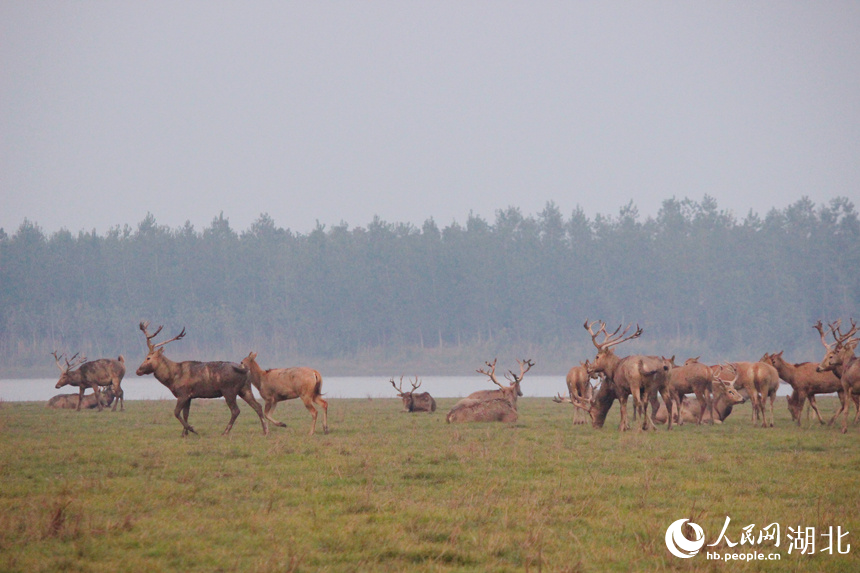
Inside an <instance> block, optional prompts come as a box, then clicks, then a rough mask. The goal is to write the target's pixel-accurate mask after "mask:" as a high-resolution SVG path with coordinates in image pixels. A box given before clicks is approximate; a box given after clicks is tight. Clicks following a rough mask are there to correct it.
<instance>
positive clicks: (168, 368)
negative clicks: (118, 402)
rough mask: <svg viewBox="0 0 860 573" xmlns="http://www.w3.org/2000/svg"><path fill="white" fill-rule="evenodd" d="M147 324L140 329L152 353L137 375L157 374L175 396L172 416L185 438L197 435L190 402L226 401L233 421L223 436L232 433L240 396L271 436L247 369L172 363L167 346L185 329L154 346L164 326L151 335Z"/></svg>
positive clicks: (226, 364) (233, 365)
mask: <svg viewBox="0 0 860 573" xmlns="http://www.w3.org/2000/svg"><path fill="white" fill-rule="evenodd" d="M148 328H149V323H148V322H141V323H140V330H141V332H143V335H144V336H145V337H146V346H147V348H148V349H149V353H148V354H147V355H146V358H144V360H143V362H142V363H141V365H140V366H139V367H138V369H137V375H138V376H143V375H144V374H154V375H155V378H156V379H157V380H158V381H159V382H161V383H162V384H164V385H165V386H166V387H167V389H168V390H170V392H171V393H173V395H174V396H176V408H174V410H173V415H174V416H176V419H177V420H179V423H180V424H182V437H185V436H187V435H188V433H189V432H191V433H194V434H196V433H197V432H196V431H195V430H194V428H193V427H192V426H191V424H189V423H188V413H189V411H190V409H191V400H193V399H194V398H221V397H223V398H224V400H225V401H226V402H227V407H228V408H230V422H229V423H228V424H227V427H226V428H225V429H224V435H226V434H229V433H230V430H231V429H232V428H233V423H234V422H235V421H236V418H237V417H238V416H239V406H238V405H237V404H236V397H237V396H238V397H241V398H242V399H243V400H244V401H245V402H247V403H248V405H249V406H251V408H253V409H254V411H255V412H256V413H257V416H259V418H260V423H261V424H262V425H263V434H264V435H265V434H268V433H269V426H268V424H267V423H266V419H265V418H264V417H263V408H262V407H261V406H260V404H259V403H258V402H257V400H255V399H254V392H253V390H251V379H250V377H249V376H248V370H247V369H246V368H244V367H243V366H242V365H240V364H236V363H235V362H197V361H194V360H188V361H185V362H173V361H172V360H170V359H169V358H167V357H166V356H165V355H164V346H165V345H167V344H169V343H171V342H173V341H175V340H181V339H182V338H184V337H185V329H184V328H183V329H182V332H180V333H179V334H178V335H176V336H174V337H173V338H171V339H170V340H165V341H163V342H159V343H158V344H154V343H153V342H152V339H153V338H155V337H156V336H158V333H159V332H161V329H162V327H161V326H159V327H158V328H157V329H156V330H155V332H153V333H152V334H149V332H148V330H147V329H148Z"/></svg>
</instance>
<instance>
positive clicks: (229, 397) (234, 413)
mask: <svg viewBox="0 0 860 573" xmlns="http://www.w3.org/2000/svg"><path fill="white" fill-rule="evenodd" d="M224 401H225V402H227V407H228V408H230V421H229V422H227V427H226V428H224V431H223V432H221V435H222V436H226V435H227V434H229V433H230V430H232V429H233V422H235V421H236V418H238V417H239V412H240V410H239V405H238V404H237V403H236V396H235V395H234V394H224Z"/></svg>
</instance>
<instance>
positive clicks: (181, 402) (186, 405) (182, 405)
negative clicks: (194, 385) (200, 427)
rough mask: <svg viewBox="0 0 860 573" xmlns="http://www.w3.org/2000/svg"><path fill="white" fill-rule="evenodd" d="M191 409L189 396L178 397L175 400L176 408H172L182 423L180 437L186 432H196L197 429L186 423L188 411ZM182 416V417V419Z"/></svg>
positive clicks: (186, 433) (185, 434)
mask: <svg viewBox="0 0 860 573" xmlns="http://www.w3.org/2000/svg"><path fill="white" fill-rule="evenodd" d="M190 411H191V398H179V399H178V400H176V408H174V409H173V415H174V416H176V419H177V420H179V423H180V424H182V437H183V438H184V437H185V436H187V435H188V432H191V433H193V434H196V433H197V431H196V430H194V428H193V427H192V426H191V424H189V423H188V413H189V412H190ZM183 418H184V419H183Z"/></svg>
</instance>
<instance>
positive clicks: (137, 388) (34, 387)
mask: <svg viewBox="0 0 860 573" xmlns="http://www.w3.org/2000/svg"><path fill="white" fill-rule="evenodd" d="M388 380H389V378H387V377H385V376H332V377H329V378H324V379H323V393H324V395H325V397H326V398H396V397H397V396H396V394H395V392H394V388H392V387H391V384H390V383H389V382H388ZM398 383H399V380H398ZM56 384H57V379H56V378H43V379H24V380H0V401H5V402H42V401H47V400H49V399H50V398H51V397H52V396H56V395H57V394H70V393H74V392H76V391H77V388H72V387H70V386H65V387H63V388H60V389H59V390H57V389H56V388H54V386H55V385H56ZM403 385H404V387H406V388H409V383H408V382H407V381H406V379H405V378H404V380H403ZM122 388H123V392H124V393H125V399H126V400H172V399H173V394H171V393H170V391H169V390H167V388H165V387H164V386H163V385H162V384H161V383H160V382H159V381H158V380H156V379H155V378H153V377H152V376H141V377H137V376H131V377H128V376H126V378H125V379H124V380H123V381H122ZM493 388H494V386H493V384H492V383H491V382H490V381H489V380H487V378H486V377H485V376H424V377H422V378H421V388H419V390H418V391H419V392H430V394H432V395H433V397H435V398H459V397H462V396H467V395H468V394H470V393H472V392H474V391H475V390H487V389H493ZM522 391H523V394H524V395H525V396H526V397H550V396H555V395H556V394H557V393H559V392H562V393H563V392H566V386H565V383H564V376H526V378H525V380H524V381H523V384H522ZM254 393H255V395H256V396H257V397H259V394H258V393H257V392H256V390H255V391H254ZM790 393H791V387H790V386H788V385H787V384H784V383H783V384H781V385H780V387H779V391H778V392H777V395H779V396H788V395H789V394H790Z"/></svg>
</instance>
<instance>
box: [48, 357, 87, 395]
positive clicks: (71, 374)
mask: <svg viewBox="0 0 860 573" xmlns="http://www.w3.org/2000/svg"><path fill="white" fill-rule="evenodd" d="M79 354H80V353H76V354H75V355H74V356H72V357H71V358H66V355H65V354H60V355H57V351H56V350H55V351H53V352H52V353H51V355H52V356H53V357H54V362H55V363H56V364H57V368H58V369H59V370H60V379H59V381H58V382H57V385H56V386H55V388H62V387H63V386H65V385H66V384H71V383H73V382H75V381H76V378H79V376H77V371H76V370H75V368H77V367H78V366H80V365H81V364H83V363H84V362H86V361H87V357H86V356H79ZM60 360H64V361H65V363H66V364H65V366H63V365H62V364H60Z"/></svg>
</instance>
